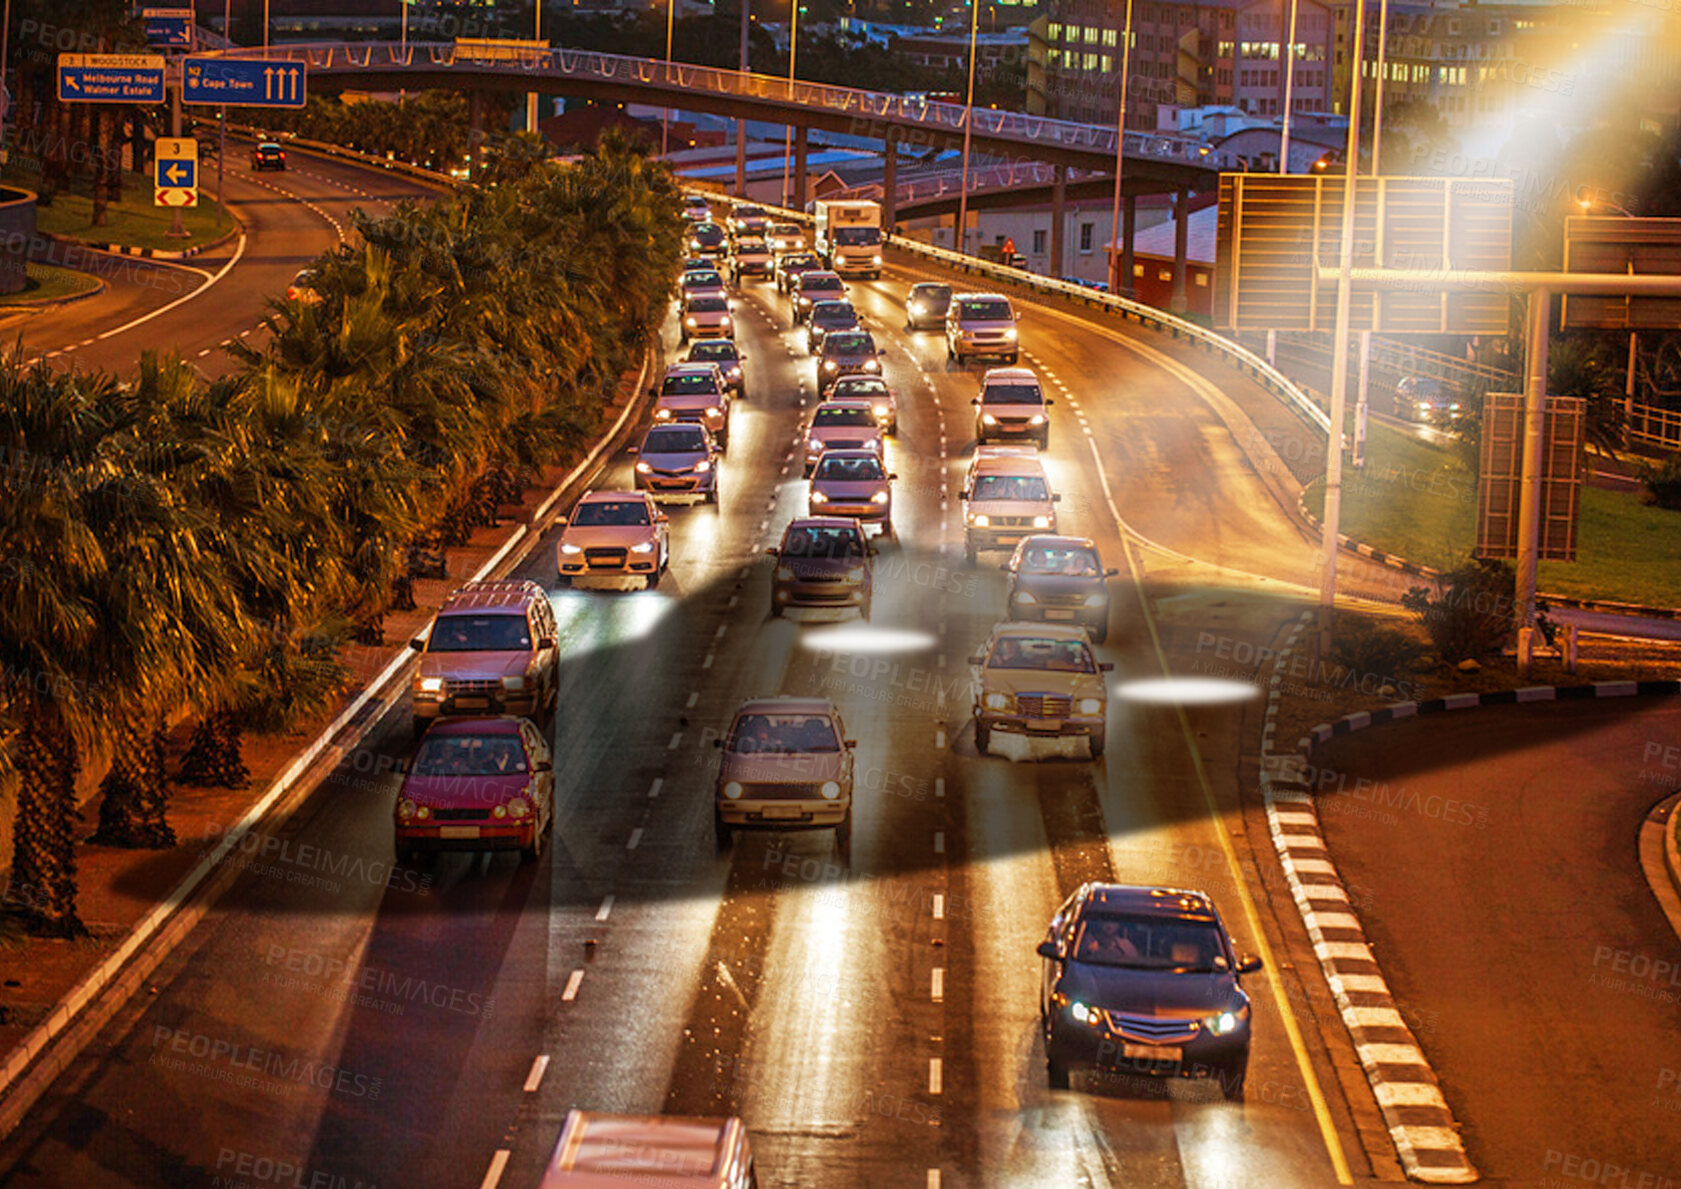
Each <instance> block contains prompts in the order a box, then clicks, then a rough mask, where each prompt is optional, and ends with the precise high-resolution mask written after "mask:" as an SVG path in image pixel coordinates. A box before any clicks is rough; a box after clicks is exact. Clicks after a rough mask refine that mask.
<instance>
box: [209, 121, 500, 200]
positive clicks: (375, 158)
mask: <svg viewBox="0 0 1681 1189" xmlns="http://www.w3.org/2000/svg"><path fill="white" fill-rule="evenodd" d="M195 119H196V122H197V123H198V124H199V125H201V126H202V127H206V128H214V127H216V126H217V122H216V121H215V120H212V119H210V118H209V117H208V116H203V117H195ZM228 131H229V132H232V133H236V134H237V135H240V136H250V137H259V136H261V137H270V138H272V139H274V140H276V141H278V142H284V143H285V144H286V145H288V146H296V147H297V148H300V149H309V150H310V151H312V152H316V153H320V154H322V155H323V156H326V157H339V158H342V159H343V160H346V161H355V162H356V163H357V164H359V165H367V166H371V167H373V168H375V169H384V170H388V171H390V172H391V173H402V174H407V175H408V176H409V177H413V178H419V179H420V180H421V181H425V182H432V183H434V184H436V185H440V186H448V187H450V188H452V189H454V188H458V187H460V186H463V185H465V184H466V183H465V182H463V181H462V180H461V179H460V178H452V177H450V176H449V175H448V174H447V173H439V172H438V171H437V170H435V169H427V168H426V167H425V166H423V165H414V164H411V163H410V162H408V161H399V160H397V159H396V158H395V157H381V156H380V155H379V154H377V153H364V152H362V151H361V150H359V149H347V148H345V147H344V146H343V145H336V144H328V143H327V142H325V141H320V140H305V139H304V138H303V137H301V136H293V135H292V134H291V133H289V132H282V133H278V134H276V133H273V132H270V131H269V130H268V129H266V128H258V127H256V126H255V125H253V124H232V123H230V124H229V125H228Z"/></svg>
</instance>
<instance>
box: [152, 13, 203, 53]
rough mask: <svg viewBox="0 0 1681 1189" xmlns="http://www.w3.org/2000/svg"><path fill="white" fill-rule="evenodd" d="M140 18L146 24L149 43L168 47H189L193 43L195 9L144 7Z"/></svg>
mask: <svg viewBox="0 0 1681 1189" xmlns="http://www.w3.org/2000/svg"><path fill="white" fill-rule="evenodd" d="M140 19H141V21H142V22H144V24H145V26H146V42H147V44H148V45H155V46H160V47H163V48H167V49H189V48H191V47H192V44H193V10H192V9H190V8H143V9H141V10H140Z"/></svg>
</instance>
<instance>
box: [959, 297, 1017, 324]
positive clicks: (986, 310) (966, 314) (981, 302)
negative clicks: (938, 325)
mask: <svg viewBox="0 0 1681 1189" xmlns="http://www.w3.org/2000/svg"><path fill="white" fill-rule="evenodd" d="M957 316H958V317H959V318H961V319H963V320H964V321H973V322H1008V321H1010V320H1011V319H1010V303H1009V302H1007V301H1003V300H1001V299H998V298H991V299H971V300H969V301H960V302H958V303H957Z"/></svg>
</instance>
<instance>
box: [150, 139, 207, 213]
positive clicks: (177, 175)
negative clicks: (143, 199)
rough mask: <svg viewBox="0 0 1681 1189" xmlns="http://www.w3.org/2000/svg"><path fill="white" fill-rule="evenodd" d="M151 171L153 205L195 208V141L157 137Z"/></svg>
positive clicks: (196, 197)
mask: <svg viewBox="0 0 1681 1189" xmlns="http://www.w3.org/2000/svg"><path fill="white" fill-rule="evenodd" d="M153 168H154V170H155V172H154V174H153V177H152V181H153V183H154V185H155V187H156V191H155V194H154V196H153V200H152V201H153V203H154V205H156V206H197V205H198V141H196V140H193V139H192V138H190V137H168V136H160V137H158V140H157V145H156V151H155V152H154V153H153Z"/></svg>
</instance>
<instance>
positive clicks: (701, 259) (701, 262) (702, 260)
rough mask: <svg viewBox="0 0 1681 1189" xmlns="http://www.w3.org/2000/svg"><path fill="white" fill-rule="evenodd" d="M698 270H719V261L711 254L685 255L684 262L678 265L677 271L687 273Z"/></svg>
mask: <svg viewBox="0 0 1681 1189" xmlns="http://www.w3.org/2000/svg"><path fill="white" fill-rule="evenodd" d="M696 270H705V271H708V272H716V271H717V270H718V262H717V261H716V260H715V259H713V258H712V257H711V256H685V257H683V263H682V264H681V265H680V266H679V267H678V270H677V271H678V272H680V273H685V272H695V271H696Z"/></svg>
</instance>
